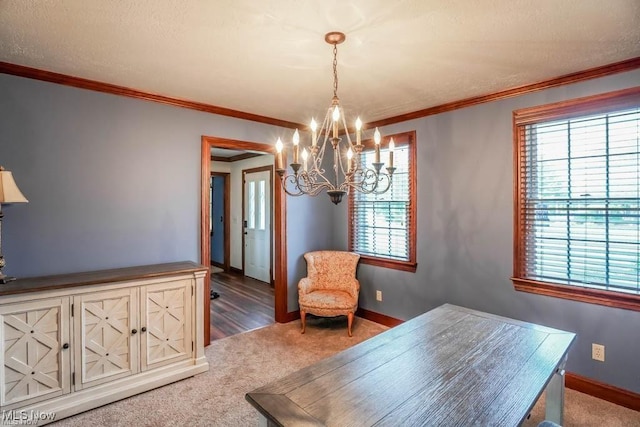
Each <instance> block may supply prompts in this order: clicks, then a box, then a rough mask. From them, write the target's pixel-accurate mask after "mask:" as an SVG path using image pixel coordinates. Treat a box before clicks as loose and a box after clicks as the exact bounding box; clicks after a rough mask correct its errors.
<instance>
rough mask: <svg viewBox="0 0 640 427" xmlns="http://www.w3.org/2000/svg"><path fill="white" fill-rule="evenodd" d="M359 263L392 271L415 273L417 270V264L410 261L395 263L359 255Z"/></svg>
mask: <svg viewBox="0 0 640 427" xmlns="http://www.w3.org/2000/svg"><path fill="white" fill-rule="evenodd" d="M360 263H362V264H368V265H375V266H376V267H384V268H390V269H392V270H402V271H409V272H411V273H415V272H416V269H417V268H418V264H417V263H415V262H411V261H396V260H392V259H386V258H376V257H372V256H367V255H360Z"/></svg>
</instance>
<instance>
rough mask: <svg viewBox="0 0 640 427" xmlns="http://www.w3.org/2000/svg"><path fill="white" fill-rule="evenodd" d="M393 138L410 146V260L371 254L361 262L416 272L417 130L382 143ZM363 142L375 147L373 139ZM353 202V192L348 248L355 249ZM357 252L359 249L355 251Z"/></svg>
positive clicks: (349, 213) (389, 137)
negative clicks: (352, 228)
mask: <svg viewBox="0 0 640 427" xmlns="http://www.w3.org/2000/svg"><path fill="white" fill-rule="evenodd" d="M391 138H393V139H394V141H395V142H396V146H403V145H408V146H409V163H410V165H411V168H410V171H409V185H410V188H411V189H410V194H409V200H410V205H409V260H408V261H401V260H394V259H389V258H384V257H375V256H371V255H362V254H361V255H360V263H362V264H368V265H373V266H376V267H383V268H389V269H393V270H400V271H408V272H412V273H415V272H416V270H417V268H418V263H417V260H416V243H417V239H416V222H417V221H416V219H417V212H418V205H417V179H416V177H417V175H418V173H417V157H418V156H417V148H416V146H417V143H416V131H415V130H414V131H409V132H401V133H396V134H393V135H387V136H385V137H383V139H382V145H383V146H385V144H388V142H389V139H391ZM362 144H363V145H364V146H365V147H366V148H367V149H371V148H373V146H374V144H373V140H372V139H370V140H366V141H362ZM353 204H354V197H353V193H352V192H351V193H350V194H349V204H348V214H347V215H348V216H347V218H348V227H347V235H348V237H349V242H348V248H349V250H350V251H354V249H353V238H352V230H351V227H352V225H351V224H352V222H353V221H352V217H353ZM354 252H356V253H357V251H354Z"/></svg>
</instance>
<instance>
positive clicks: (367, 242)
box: [349, 132, 416, 271]
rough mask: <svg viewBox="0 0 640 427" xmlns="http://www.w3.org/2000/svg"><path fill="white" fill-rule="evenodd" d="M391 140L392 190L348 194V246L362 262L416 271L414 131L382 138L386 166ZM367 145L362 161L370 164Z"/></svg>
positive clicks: (382, 150) (369, 152) (370, 152)
mask: <svg viewBox="0 0 640 427" xmlns="http://www.w3.org/2000/svg"><path fill="white" fill-rule="evenodd" d="M391 137H393V139H394V142H395V144H396V148H395V150H394V166H395V167H396V170H395V172H394V174H393V181H392V185H391V188H390V189H389V190H388V191H387V192H385V193H382V194H364V193H360V192H356V191H352V192H350V195H349V217H350V221H349V247H350V250H351V251H354V252H357V253H359V254H360V255H361V261H362V262H363V263H368V264H375V265H380V266H385V267H389V268H397V269H402V270H408V271H415V265H416V264H415V210H416V206H415V203H416V201H415V191H414V189H415V143H414V140H415V132H409V133H403V134H397V135H390V136H388V137H387V138H385V141H383V144H382V147H383V148H382V149H381V150H380V158H381V161H383V162H385V163H386V164H388V158H389V152H388V145H387V144H388V140H389V139H390V138H391ZM366 146H367V149H365V151H363V152H362V154H361V156H362V159H361V160H362V162H363V163H364V164H366V165H371V163H372V162H373V161H374V151H373V150H372V149H369V147H370V145H369V144H366Z"/></svg>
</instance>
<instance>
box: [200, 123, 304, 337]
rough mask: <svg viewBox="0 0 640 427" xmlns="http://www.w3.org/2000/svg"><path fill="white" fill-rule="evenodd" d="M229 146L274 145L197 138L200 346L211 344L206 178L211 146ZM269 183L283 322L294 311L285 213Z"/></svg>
mask: <svg viewBox="0 0 640 427" xmlns="http://www.w3.org/2000/svg"><path fill="white" fill-rule="evenodd" d="M212 147H219V148H230V149H236V150H252V151H261V152H265V153H269V154H273V155H274V159H275V153H276V150H275V147H274V146H273V145H270V144H262V143H256V142H247V141H238V140H234V139H226V138H218V137H215V136H205V135H203V136H202V137H201V150H200V165H201V166H200V169H201V175H200V264H202V265H204V266H206V267H207V274H206V276H205V281H204V301H205V302H204V345H209V344H211V336H210V333H211V311H210V310H211V299H210V295H209V292H210V289H211V268H210V267H209V265H208V264H210V263H211V254H210V252H211V236H209V233H208V228H209V179H210V176H211V148H212ZM275 184H276V183H275V182H274V183H273V201H274V213H273V216H274V218H273V231H274V244H275V261H274V266H275V270H276V271H275V283H274V295H275V319H276V322H278V323H286V322H289V321H291V320H294V319H295V318H297V315H296V314H297V313H296V312H292V313H288V312H287V287H288V279H287V236H286V233H287V216H286V198H285V194H284V190H283V189H282V186H281V185H275Z"/></svg>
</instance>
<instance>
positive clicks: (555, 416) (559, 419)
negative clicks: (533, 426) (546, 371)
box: [545, 357, 567, 426]
mask: <svg viewBox="0 0 640 427" xmlns="http://www.w3.org/2000/svg"><path fill="white" fill-rule="evenodd" d="M565 363H567V358H566V357H565V358H564V359H562V362H560V364H559V365H558V368H557V369H556V372H555V373H554V374H553V376H552V377H551V381H549V384H547V396H546V401H545V419H546V420H548V421H553V422H554V423H556V424H558V425H560V426H561V425H562V424H563V423H564V365H565Z"/></svg>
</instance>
